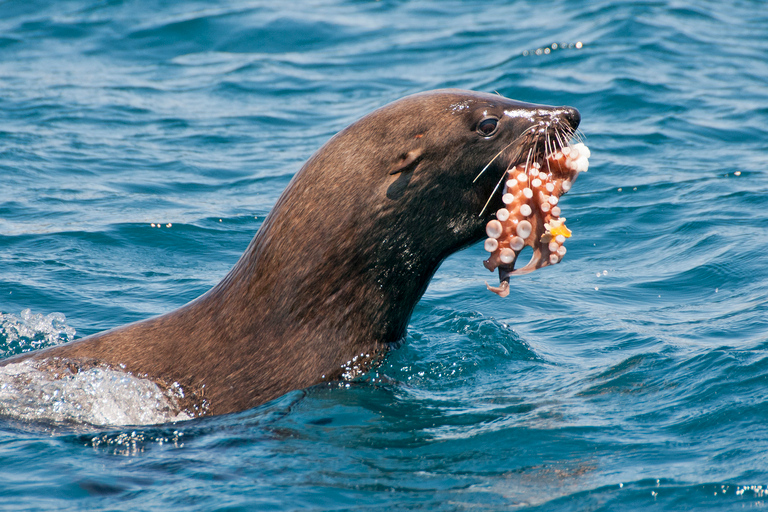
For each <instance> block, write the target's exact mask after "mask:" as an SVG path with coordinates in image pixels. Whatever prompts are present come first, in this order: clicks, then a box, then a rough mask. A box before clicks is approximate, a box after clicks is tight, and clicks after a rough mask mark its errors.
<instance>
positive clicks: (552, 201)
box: [483, 142, 590, 297]
mask: <svg viewBox="0 0 768 512" xmlns="http://www.w3.org/2000/svg"><path fill="white" fill-rule="evenodd" d="M589 156H590V151H589V148H587V146H585V145H584V144H582V143H580V142H579V143H577V144H573V145H568V146H565V147H563V148H562V149H560V150H559V151H555V152H552V153H550V154H549V155H548V156H545V155H544V154H541V155H540V156H538V157H536V156H531V155H530V154H529V156H528V159H527V160H526V161H525V162H523V163H518V164H516V165H513V166H511V167H510V168H509V169H508V170H507V176H506V179H507V181H506V184H505V186H504V195H503V196H502V198H501V199H502V201H503V202H504V205H505V206H504V208H501V209H500V210H498V211H497V212H496V219H494V220H491V221H490V222H488V224H487V225H486V228H485V231H486V233H487V234H488V239H486V241H485V250H486V251H488V252H489V253H491V255H490V257H489V258H488V259H487V260H486V261H484V262H483V264H484V265H485V267H486V268H487V269H488V270H490V271H491V272H493V271H494V270H496V269H497V268H498V269H499V281H500V284H499V286H497V287H496V286H490V285H488V289H489V290H491V291H492V292H494V293H497V294H499V295H500V296H501V297H506V296H507V295H509V277H510V276H512V275H521V274H527V273H528V272H532V271H534V270H536V269H537V268H541V267H546V266H547V265H554V264H556V263H559V262H560V261H561V260H562V259H563V256H565V246H564V245H563V244H564V243H565V240H566V238H569V237H570V236H571V232H570V231H569V230H568V228H566V227H565V217H561V216H560V213H561V212H560V207H559V206H558V200H559V198H560V196H561V195H563V194H564V193H566V192H568V190H570V188H571V185H572V184H573V182H574V180H576V178H577V177H578V175H579V173H580V172H585V171H586V170H587V169H588V168H589ZM526 246H528V247H531V248H532V249H533V257H532V258H531V261H529V262H528V263H527V264H526V265H525V266H524V267H522V268H519V269H515V262H516V261H517V257H518V256H519V255H520V252H521V251H522V250H523V248H524V247H526Z"/></svg>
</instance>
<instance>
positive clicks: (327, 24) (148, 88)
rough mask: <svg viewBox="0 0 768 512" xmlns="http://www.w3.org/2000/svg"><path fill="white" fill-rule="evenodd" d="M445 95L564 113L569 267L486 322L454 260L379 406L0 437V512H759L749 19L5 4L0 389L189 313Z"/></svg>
mask: <svg viewBox="0 0 768 512" xmlns="http://www.w3.org/2000/svg"><path fill="white" fill-rule="evenodd" d="M441 87H460V88H466V89H474V90H479V91H488V92H493V91H498V92H499V93H500V94H502V95H504V96H507V97H510V98H515V99H519V100H524V101H530V102H537V103H547V104H555V105H563V104H565V105H571V106H574V107H577V108H578V109H579V110H580V111H581V114H582V124H581V130H582V132H583V134H584V137H585V140H586V143H587V144H588V145H589V147H590V148H591V150H592V158H591V162H590V170H589V172H588V173H587V174H584V175H582V176H581V177H580V178H579V180H578V181H577V182H576V184H575V186H574V188H573V190H572V191H571V193H570V194H569V195H568V196H565V197H564V198H563V200H562V201H561V205H562V207H563V212H564V215H565V216H566V217H567V218H568V225H569V227H570V228H571V229H572V230H573V232H574V236H573V238H571V239H570V240H569V241H568V254H567V256H566V258H565V260H564V261H563V263H561V264H559V265H556V266H554V267H547V268H544V269H541V270H539V271H537V272H534V273H532V274H529V275H525V276H520V277H516V278H513V280H512V283H511V285H512V293H511V294H510V297H508V298H506V299H500V298H499V297H497V296H496V295H494V294H492V293H489V292H488V291H487V290H486V289H485V284H484V281H485V280H488V281H489V282H493V279H494V278H495V276H494V275H492V274H489V273H488V271H487V270H485V268H484V267H483V266H482V260H483V259H484V258H485V253H484V251H483V249H482V245H481V244H478V245H477V246H474V247H471V248H469V249H466V250H464V251H462V252H460V253H458V254H455V255H453V256H451V257H450V258H449V259H447V260H446V261H445V262H444V263H443V265H442V266H441V268H440V270H439V271H438V272H437V274H436V275H435V277H434V279H433V281H432V283H431V285H430V287H429V289H428V290H427V292H426V294H425V295H424V297H423V299H422V300H421V302H420V303H419V304H418V306H417V308H416V311H415V313H414V315H413V317H412V319H411V323H410V326H409V331H408V335H407V339H406V340H405V342H404V344H403V345H402V347H400V348H399V349H397V350H395V351H393V352H391V353H390V354H389V356H388V357H387V358H386V359H385V360H384V361H383V362H382V364H381V365H380V366H379V367H378V368H376V369H374V370H373V372H372V374H370V375H368V376H366V377H364V378H361V379H358V380H356V381H353V382H343V383H336V384H333V385H328V386H320V387H315V388H311V389H307V390H301V391H295V392H292V393H289V394H287V395H285V396H283V397H281V398H279V399H277V400H275V401H273V402H270V403H268V404H265V405H263V406H261V407H257V408H255V409H252V410H248V411H244V412H242V413H238V414H232V415H227V416H220V417H212V418H202V419H195V420H191V421H181V422H175V423H165V424H161V425H155V426H141V427H134V426H129V427H114V426H112V427H110V426H96V425H92V424H88V423H65V424H61V423H56V422H45V421H35V420H34V419H30V418H31V417H32V416H34V414H33V413H34V411H30V414H29V415H27V416H24V415H21V416H20V417H17V418H10V417H3V418H0V509H2V510H196V511H197V510H335V511H341V510H510V509H517V508H525V509H533V510H548V511H549V510H558V511H560V510H605V511H617V510H675V511H676V510H736V509H738V510H742V509H752V508H762V507H764V506H767V505H768V496H767V495H766V493H768V400H767V399H766V398H767V397H768V318H766V312H767V311H768V270H767V269H766V249H767V248H768V247H767V245H768V243H767V242H766V236H765V235H766V227H765V226H766V225H765V224H763V222H766V221H767V220H768V193H767V192H768V180H767V179H766V171H768V9H766V7H765V5H764V2H763V1H762V0H731V1H713V0H712V1H705V0H695V1H689V2H681V1H674V0H658V1H629V0H612V1H595V2H566V1H564V0H553V1H552V2H546V3H542V2H529V1H500V0H488V1H484V2H473V1H468V0H467V1H457V0H448V1H445V0H431V1H430V0H424V1H405V0H381V1H374V0H365V1H363V0H355V1H352V0H346V1H345V0H312V1H301V2H286V3H284V4H283V3H280V2H277V3H276V2H266V1H261V0H253V1H247V0H233V1H229V2H223V1H219V0H209V1H208V0H206V1H191V2H165V1H161V0H124V1H120V0H103V1H95V0H62V1H57V2H41V1H38V0H27V1H24V2H22V1H20V0H6V1H2V2H0V119H2V123H1V124H0V357H7V356H10V355H13V354H16V353H19V352H22V351H26V350H30V349H32V348H38V347H41V346H47V345H50V344H54V343H61V342H65V341H68V340H72V339H76V338H79V337H82V336H86V335H89V334H93V333H95V332H98V331H101V330H104V329H108V328H111V327H115V326H118V325H122V324H124V323H127V322H130V321H135V320H140V319H144V318H148V317H150V316H153V315H156V314H159V313H163V312H166V311H170V310H172V309H174V308H176V307H178V306H180V305H182V304H184V303H186V302H187V301H189V300H191V299H193V298H195V297H197V296H198V295H200V294H201V293H203V292H205V291H206V290H208V289H209V288H210V287H211V286H213V285H214V284H215V283H217V282H218V280H219V279H221V278H222V277H223V276H224V275H225V274H226V272H227V271H228V270H229V269H230V267H231V266H232V265H233V264H234V263H235V261H236V260H237V258H238V257H239V255H240V254H241V253H242V251H243V250H244V249H245V247H246V246H247V244H248V242H249V241H250V239H251V238H252V237H253V235H254V234H255V233H256V231H257V230H258V229H259V226H260V224H261V221H262V220H263V219H264V217H265V216H266V214H267V213H268V212H269V210H270V208H271V207H272V205H273V204H274V203H275V201H276V200H277V198H278V196H279V195H280V193H281V191H282V190H283V188H284V187H285V186H286V185H287V183H288V181H289V180H290V178H291V176H292V175H293V174H294V173H295V172H296V171H297V170H298V169H299V168H300V166H301V165H302V163H303V162H304V161H305V160H306V159H307V158H308V157H309V156H310V155H311V154H312V153H313V152H314V151H315V150H316V149H318V148H319V147H320V146H321V145H322V144H323V143H324V142H325V141H326V140H327V139H328V138H329V137H331V136H332V135H333V134H334V133H336V132H337V131H338V130H340V129H342V128H343V127H345V126H346V125H348V124H349V123H351V122H353V121H354V120H356V119H358V118H359V117H361V116H363V115H365V114H366V113H368V112H369V111H371V110H373V109H375V108H377V107H379V106H381V105H383V104H385V103H388V102H390V101H393V100H395V99H397V98H400V97H402V96H405V95H407V94H411V93H415V92H419V91H423V90H429V89H434V88H441ZM361 192H363V193H364V191H361ZM153 224H154V227H153ZM286 279H290V276H286ZM375 375H379V376H386V377H387V379H384V381H383V382H382V381H381V379H372V378H371V377H372V376H375ZM100 378H102V380H101V381H91V382H90V384H92V385H93V386H92V388H88V389H86V388H85V387H84V388H83V390H84V392H91V393H93V396H94V397H97V398H99V399H101V398H103V396H101V395H100V394H99V393H100V391H99V390H100V389H103V388H100V387H99V386H101V385H102V384H104V382H107V381H108V380H109V379H106V378H105V377H104V376H100ZM105 379H106V380H105ZM146 392H147V393H151V392H152V391H151V390H148V391H146ZM122 399H124V401H121V400H122ZM117 402H118V405H119V404H120V403H124V404H126V408H127V409H130V407H131V405H130V404H131V403H132V402H131V401H130V397H128V396H124V397H122V398H121V399H120V400H118V401H117ZM113 406H114V404H113ZM127 412H130V410H129V411H127ZM137 422H138V420H137ZM106 423H109V422H108V421H106Z"/></svg>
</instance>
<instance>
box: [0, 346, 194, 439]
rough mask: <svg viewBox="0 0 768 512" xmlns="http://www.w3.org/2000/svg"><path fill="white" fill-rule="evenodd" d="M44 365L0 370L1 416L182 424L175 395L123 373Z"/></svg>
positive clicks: (116, 423)
mask: <svg viewBox="0 0 768 512" xmlns="http://www.w3.org/2000/svg"><path fill="white" fill-rule="evenodd" d="M44 364H45V361H41V362H36V361H30V360H26V361H22V362H20V363H14V364H9V365H6V366H3V367H0V415H4V416H10V417H13V418H17V419H21V420H26V421H53V422H76V423H90V424H93V425H105V426H106V425H110V426H120V425H153V424H158V423H167V422H171V421H184V420H189V419H191V416H189V415H188V414H186V413H185V412H183V411H180V410H179V407H178V405H177V400H176V398H177V397H180V396H183V394H182V392H181V390H180V388H177V389H178V391H177V392H176V393H173V392H163V391H162V390H161V389H160V388H159V387H158V386H157V384H155V383H154V382H152V381H150V380H146V379H139V378H137V377H135V376H133V375H130V374H128V373H125V372H120V371H114V370H110V369H105V368H90V369H87V370H83V371H80V372H77V373H71V372H68V371H62V370H57V371H61V373H54V371H53V370H50V369H48V368H47V367H45V366H44Z"/></svg>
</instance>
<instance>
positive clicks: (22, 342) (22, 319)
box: [0, 309, 75, 357]
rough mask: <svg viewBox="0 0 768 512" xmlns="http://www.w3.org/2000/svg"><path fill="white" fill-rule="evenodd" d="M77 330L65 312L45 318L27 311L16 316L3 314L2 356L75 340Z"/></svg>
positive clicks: (0, 320) (0, 329) (0, 325)
mask: <svg viewBox="0 0 768 512" xmlns="http://www.w3.org/2000/svg"><path fill="white" fill-rule="evenodd" d="M74 338H75V330H74V329H73V328H72V327H70V326H68V325H67V319H66V318H65V317H64V315H63V314H61V313H50V314H48V315H42V314H40V313H32V311H31V310H30V309H24V310H22V311H21V313H20V314H19V315H18V316H16V315H14V314H12V313H7V314H3V313H0V357H3V356H9V355H15V354H18V353H21V352H28V351H30V350H37V349H39V348H43V347H50V346H52V345H58V344H61V343H66V342H68V341H72V340H73V339H74Z"/></svg>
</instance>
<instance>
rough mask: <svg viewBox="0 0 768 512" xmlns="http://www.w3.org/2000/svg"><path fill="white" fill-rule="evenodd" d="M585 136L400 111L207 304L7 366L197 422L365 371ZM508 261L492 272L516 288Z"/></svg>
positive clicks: (438, 100)
mask: <svg viewBox="0 0 768 512" xmlns="http://www.w3.org/2000/svg"><path fill="white" fill-rule="evenodd" d="M579 121H580V115H579V112H578V111H577V110H576V109H574V108H570V107H547V106H542V105H534V104H529V103H521V102H517V101H513V100H509V99H507V98H504V97H502V96H498V95H491V94H484V93H477V92H472V91H463V90H455V89H446V90H437V91H431V92H425V93H420V94H415V95H412V96H408V97H406V98H403V99H401V100H399V101H395V102H394V103H391V104H389V105H386V106H384V107H382V108H379V109H378V110H375V111H374V112H372V113H371V114H369V115H367V116H365V117H363V118H362V119H360V120H359V121H357V122H355V123H353V124H352V125H350V126H349V127H347V128H346V129H344V130H342V131H341V132H339V133H338V134H336V135H335V136H334V137H332V138H331V139H330V141H328V142H327V143H326V144H325V145H324V146H323V147H322V148H320V149H319V150H318V151H317V152H316V153H315V154H314V155H313V156H312V157H311V158H310V159H309V160H308V161H307V162H306V164H305V165H304V166H303V167H302V168H301V170H299V172H298V173H297V174H296V175H295V176H294V178H293V179H292V181H291V182H290V184H289V185H288V187H287V188H286V190H285V191H284V193H283V194H282V196H280V198H279V199H278V201H277V203H276V204H275V206H274V208H273V209H272V211H271V212H270V214H269V216H268V217H267V218H266V220H265V221H264V223H263V225H262V226H261V228H260V229H259V231H258V233H257V234H256V236H255V237H254V238H253V240H252V241H251V243H250V244H249V246H248V248H247V249H246V251H245V253H244V254H243V256H242V257H241V258H240V260H239V261H238V262H237V263H236V264H235V266H234V267H233V268H232V270H231V271H230V272H229V273H228V274H227V275H226V276H225V277H224V279H223V280H222V281H221V282H220V283H219V284H218V285H216V286H215V287H213V288H212V289H211V290H209V291H208V292H207V293H205V294H204V295H202V296H200V297H199V298H197V299H195V300H193V301H192V302H190V303H188V304H186V305H184V306H182V307H181V308H179V309H177V310H175V311H172V312H170V313H166V314H164V315H161V316H158V317H155V318H151V319H148V320H144V321H140V322H137V323H133V324H129V325H126V326H122V327H118V328H115V329H112V330H109V331H105V332H102V333H98V334H95V335H92V336H88V337H86V338H83V339H80V340H76V341H73V342H71V343H67V344H64V345H60V346H55V347H51V348H48V349H44V350H40V351H37V352H31V353H26V354H21V355H19V356H15V357H12V358H9V359H6V360H4V361H2V362H0V366H5V365H7V364H10V363H17V362H20V361H22V360H31V361H33V362H35V364H40V365H49V366H51V367H55V368H61V367H66V368H67V369H69V370H70V371H75V372H76V371H82V370H83V369H87V368H93V367H108V368H110V369H113V370H118V371H124V372H129V373H131V374H132V375H134V376H138V377H142V378H147V379H151V380H153V381H154V382H156V383H158V384H159V385H161V386H165V388H166V389H168V387H169V386H171V385H173V386H176V387H178V386H181V388H182V389H183V390H184V398H183V400H181V401H180V404H179V406H180V407H181V408H182V409H183V410H186V411H189V412H190V413H191V414H192V415H201V414H223V413H230V412H235V411H241V410H245V409H248V408H251V407H254V406H256V405H259V404H261V403H264V402H266V401H269V400H271V399H274V398H276V397H278V396H280V395H282V394H284V393H286V392H288V391H291V390H295V389H301V388H305V387H308V386H312V385H314V384H318V383H320V382H322V381H329V380H334V379H338V378H340V377H341V376H342V375H344V374H345V373H346V374H349V373H350V372H352V373H354V372H355V371H358V370H359V371H362V370H364V369H365V368H366V365H369V364H370V363H371V362H373V361H375V360H376V359H377V358H379V357H381V355H382V354H384V353H385V352H386V350H387V349H388V348H389V347H391V346H394V345H396V344H397V343H398V342H399V341H400V340H401V339H402V338H403V337H404V335H405V331H406V327H407V324H408V321H409V319H410V317H411V313H412V312H413V309H414V307H415V305H416V303H417V301H418V300H419V299H420V297H421V296H422V294H423V293H424V291H425V290H426V288H427V285H428V283H429V281H430V279H431V277H432V276H433V274H434V273H435V271H436V270H437V268H438V266H439V265H440V263H441V261H443V259H445V258H446V257H447V256H448V255H450V254H451V253H453V252H455V251H457V250H459V249H461V248H463V247H465V246H467V245H469V244H472V243H475V242H477V241H480V240H481V239H483V238H484V237H485V236H486V235H485V234H486V225H490V224H489V223H490V222H491V221H492V220H494V218H495V215H496V212H497V210H499V209H500V208H502V207H503V206H504V204H505V203H504V202H503V201H502V196H503V192H504V189H502V188H500V187H499V183H500V181H499V180H500V177H501V178H502V180H503V177H504V176H505V175H506V173H507V172H508V171H509V170H510V169H514V168H515V166H516V165H522V164H523V163H524V162H526V160H527V161H530V160H531V159H532V158H534V159H535V158H539V159H541V158H542V157H543V155H544V154H545V153H546V152H547V151H550V150H551V149H552V148H550V147H549V146H550V145H551V146H553V147H554V146H555V145H557V146H558V147H559V148H562V147H563V140H569V139H570V138H571V137H572V136H573V134H574V133H575V130H576V128H577V126H578V124H579ZM557 141H560V142H557ZM509 172H511V171H509ZM521 197H522V196H521ZM502 260H503V258H502ZM500 261H501V260H500ZM500 261H497V262H495V263H493V265H492V266H493V267H494V268H496V267H499V268H500V274H501V278H502V281H505V277H506V278H507V279H508V275H505V274H504V273H503V272H502V270H504V269H506V270H504V271H505V272H507V274H508V273H510V272H511V271H510V270H509V265H508V262H506V261H503V262H500ZM505 265H507V266H506V267H505ZM489 268H490V267H489Z"/></svg>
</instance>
